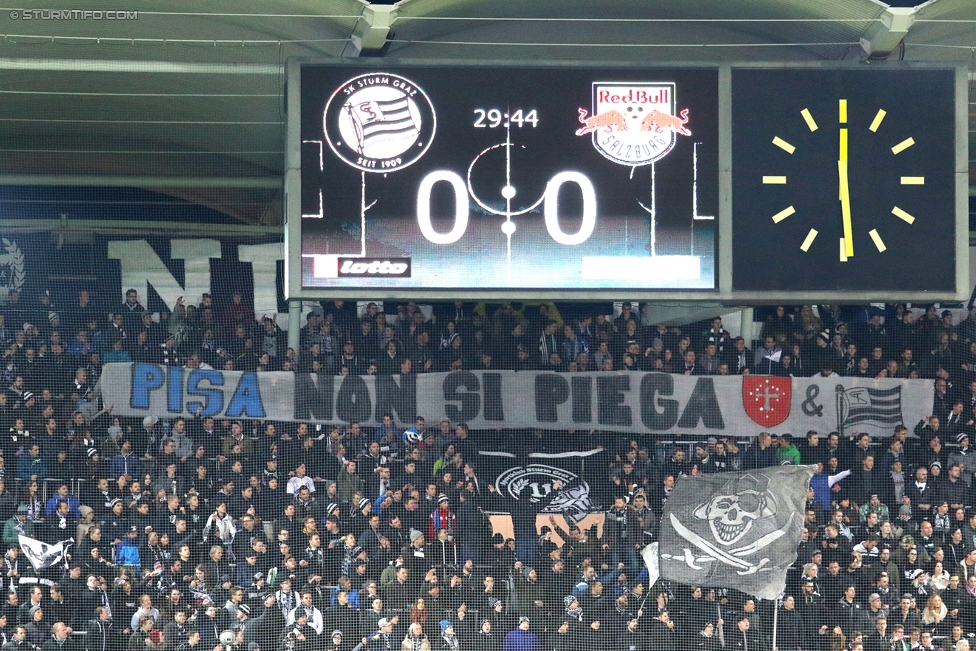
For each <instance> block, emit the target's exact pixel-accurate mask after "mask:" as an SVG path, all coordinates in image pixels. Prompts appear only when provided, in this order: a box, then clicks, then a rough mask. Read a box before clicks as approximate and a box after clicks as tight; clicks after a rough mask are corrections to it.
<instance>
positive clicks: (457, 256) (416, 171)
mask: <svg viewBox="0 0 976 651" xmlns="http://www.w3.org/2000/svg"><path fill="white" fill-rule="evenodd" d="M300 82H301V92H300V96H301V127H300V139H301V145H300V146H301V172H300V178H301V238H300V247H301V256H302V266H301V285H302V287H303V288H323V289H330V288H332V289H356V290H358V291H359V292H360V295H361V296H364V297H365V296H367V295H369V294H370V292H371V291H375V292H379V293H382V292H385V291H390V290H398V291H406V292H409V291H410V290H424V291H426V290H434V291H437V290H445V291H446V290H452V289H466V290H490V289H500V290H501V289H518V290H523V292H533V291H535V292H537V293H539V295H540V296H550V295H551V294H547V293H546V292H551V291H559V292H562V293H563V295H564V296H572V295H573V293H574V292H577V293H581V292H586V291H590V292H592V291H593V290H678V289H681V290H685V289H702V290H714V289H715V288H716V270H715V259H716V255H715V253H716V250H717V232H718V228H717V223H716V221H717V215H718V203H719V201H718V197H719V193H718V100H717V97H718V72H717V70H716V69H680V70H679V69H667V68H663V69H653V68H648V69H642V68H614V67H610V68H600V69H597V68H555V69H553V68H550V69H543V68H530V67H524V68H518V67H507V68H506V67H491V68H488V67H484V68H481V67H426V66H405V65H395V64H394V65H383V66H377V67H375V68H364V67H361V66H357V67H353V66H350V65H342V66H328V65H303V66H302V67H301V69H300ZM290 145H291V146H297V143H294V142H293V143H290ZM377 295H379V294H377ZM621 296H623V294H621Z"/></svg>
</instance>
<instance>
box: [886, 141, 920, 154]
mask: <svg viewBox="0 0 976 651" xmlns="http://www.w3.org/2000/svg"><path fill="white" fill-rule="evenodd" d="M914 144H915V139H914V138H905V139H904V140H902V141H901V142H899V143H898V144H897V145H895V146H894V147H892V148H891V153H892V154H894V155H895V156H897V155H898V154H900V153H902V152H903V151H905V150H906V149H908V148H909V147H911V146H912V145H914Z"/></svg>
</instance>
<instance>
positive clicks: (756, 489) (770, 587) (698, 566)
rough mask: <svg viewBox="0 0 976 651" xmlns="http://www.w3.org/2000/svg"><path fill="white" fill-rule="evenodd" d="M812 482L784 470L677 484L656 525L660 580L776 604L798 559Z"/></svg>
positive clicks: (803, 471)
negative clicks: (738, 593)
mask: <svg viewBox="0 0 976 651" xmlns="http://www.w3.org/2000/svg"><path fill="white" fill-rule="evenodd" d="M812 476H813V469H812V468H811V467H809V466H783V467H773V468H764V469H760V470H754V471H751V472H746V473H718V474H715V475H708V476H705V477H701V478H699V477H695V478H683V479H681V480H680V481H679V482H678V484H677V485H676V486H675V488H674V491H673V492H672V493H671V496H670V497H669V498H668V501H667V502H666V503H665V507H664V517H663V518H662V521H661V543H660V566H661V575H662V576H664V577H665V578H669V579H673V580H676V581H680V582H682V583H688V584H692V585H702V586H715V587H720V586H727V587H735V588H737V589H739V590H742V591H744V592H748V593H749V594H753V595H756V596H760V597H763V598H766V599H772V598H775V597H776V596H778V595H779V593H780V592H781V591H782V590H783V589H784V587H785V584H786V569H787V568H788V567H789V566H790V564H792V563H793V561H794V560H796V546H797V544H798V543H799V539H800V531H801V528H802V526H803V516H802V513H803V506H804V503H805V501H806V492H807V487H808V486H809V483H810V477H812Z"/></svg>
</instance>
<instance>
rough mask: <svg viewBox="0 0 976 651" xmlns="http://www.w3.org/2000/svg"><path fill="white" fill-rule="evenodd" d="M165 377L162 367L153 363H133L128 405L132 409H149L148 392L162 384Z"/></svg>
mask: <svg viewBox="0 0 976 651" xmlns="http://www.w3.org/2000/svg"><path fill="white" fill-rule="evenodd" d="M165 379H166V375H165V373H164V372H163V369H162V368H161V367H159V366H156V365H155V364H133V365H132V385H131V386H132V388H131V390H130V391H129V406H130V407H131V408H132V409H149V406H150V405H149V396H150V394H151V393H152V392H153V391H154V390H156V389H158V388H159V387H161V386H163V382H164V381H165Z"/></svg>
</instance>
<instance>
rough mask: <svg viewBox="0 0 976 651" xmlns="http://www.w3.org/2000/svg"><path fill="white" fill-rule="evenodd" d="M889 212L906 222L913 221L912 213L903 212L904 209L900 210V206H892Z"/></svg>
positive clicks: (911, 222)
mask: <svg viewBox="0 0 976 651" xmlns="http://www.w3.org/2000/svg"><path fill="white" fill-rule="evenodd" d="M891 214H892V215H894V216H895V217H897V218H898V219H901V220H903V221H906V222H908V223H909V224H913V223H915V218H914V217H913V216H912V215H910V214H908V213H907V212H905V211H904V210H902V209H901V208H899V207H898V206H895V207H894V208H892V209H891Z"/></svg>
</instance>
